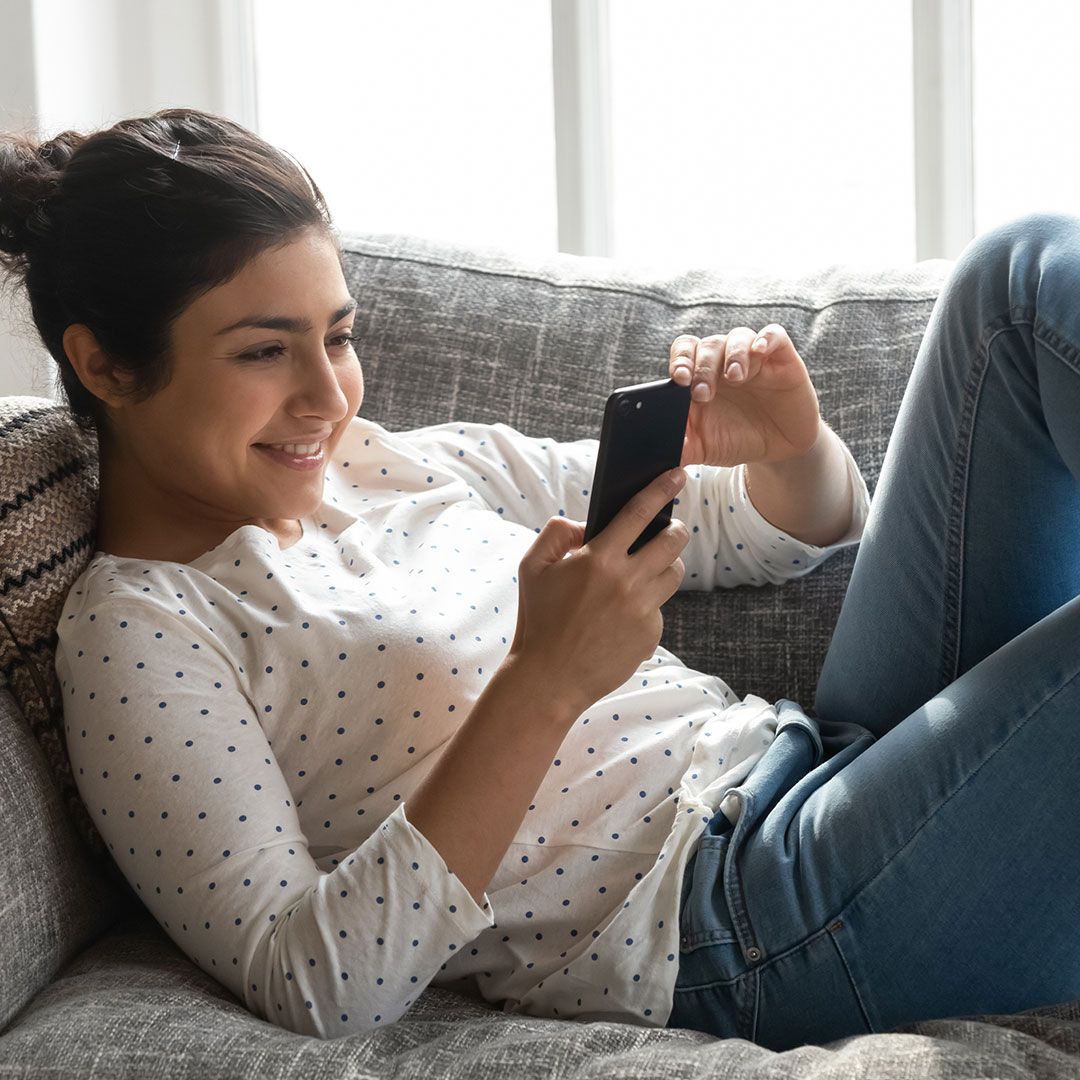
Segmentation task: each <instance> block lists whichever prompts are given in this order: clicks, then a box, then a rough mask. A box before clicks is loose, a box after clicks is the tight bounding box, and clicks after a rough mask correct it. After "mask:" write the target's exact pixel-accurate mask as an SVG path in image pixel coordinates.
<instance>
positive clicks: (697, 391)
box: [693, 382, 709, 401]
mask: <svg viewBox="0 0 1080 1080" xmlns="http://www.w3.org/2000/svg"><path fill="white" fill-rule="evenodd" d="M708 396H709V388H708V386H706V385H705V383H703V382H699V383H698V384H697V386H695V387H694V394H693V397H694V400H695V401H704V400H705V399H706V398H707V397H708Z"/></svg>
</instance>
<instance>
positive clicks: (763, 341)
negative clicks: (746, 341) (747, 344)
mask: <svg viewBox="0 0 1080 1080" xmlns="http://www.w3.org/2000/svg"><path fill="white" fill-rule="evenodd" d="M753 347H754V349H756V350H757V351H758V352H764V351H765V350H766V349H767V348H768V347H769V341H768V339H767V338H763V337H759V338H757V339H756V340H755V341H754V346H753Z"/></svg>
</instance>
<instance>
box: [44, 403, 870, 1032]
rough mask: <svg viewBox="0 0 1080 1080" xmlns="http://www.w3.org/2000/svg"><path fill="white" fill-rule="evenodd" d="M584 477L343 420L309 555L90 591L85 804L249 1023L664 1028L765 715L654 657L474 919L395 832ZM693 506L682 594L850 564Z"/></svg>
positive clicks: (458, 434)
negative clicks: (709, 825)
mask: <svg viewBox="0 0 1080 1080" xmlns="http://www.w3.org/2000/svg"><path fill="white" fill-rule="evenodd" d="M596 448H597V441H596V440H595V439H584V440H579V441H577V442H569V443H558V442H555V441H553V440H549V439H541V438H534V437H529V436H526V435H524V434H522V433H520V432H517V431H515V430H514V429H512V428H510V427H508V426H506V425H504V424H494V425H481V424H470V423H451V424H442V425H437V426H435V427H430V428H421V429H417V430H415V431H411V432H398V433H394V432H389V431H387V430H386V429H384V428H383V427H381V426H380V425H379V424H377V423H375V422H373V421H370V420H366V419H361V418H360V417H356V418H354V420H353V421H352V423H351V424H350V427H349V429H348V431H347V432H346V434H345V437H344V438H343V440H342V442H341V443H340V444H339V446H338V448H337V450H336V452H335V455H334V459H333V461H332V462H331V463H330V464H329V465H328V466H327V471H326V483H325V489H324V497H323V502H322V505H321V507H320V508H319V510H318V511H317V512H316V513H315V514H313V515H312V516H311V517H308V518H304V519H303V520H302V524H303V527H304V532H303V536H302V538H301V539H300V540H299V541H298V542H296V543H295V544H292V545H291V546H289V547H286V548H285V549H282V548H281V547H280V544H279V541H278V540H277V538H276V537H275V536H274V535H273V534H272V533H270V532H268V531H266V530H265V529H263V528H261V527H259V526H256V525H242V526H240V527H238V528H237V529H236V530H235V531H233V532H232V533H231V534H230V535H229V536H228V537H226V538H225V540H224V541H223V542H222V543H221V544H219V545H218V546H217V547H215V548H214V549H212V550H211V551H208V552H206V553H204V554H203V555H201V556H199V557H198V558H196V559H194V560H192V561H191V562H190V563H187V564H180V563H175V562H165V561H159V560H151V559H132V558H120V557H115V556H112V555H108V554H106V553H104V552H100V551H99V552H96V553H95V555H94V558H93V559H92V560H91V562H90V564H89V565H88V566H87V568H86V570H85V571H84V573H83V574H82V575H81V576H80V577H79V579H78V580H77V581H76V582H75V583H74V585H73V587H72V589H71V591H70V593H69V595H68V597H67V600H66V602H65V605H64V608H63V611H62V613H61V617H60V620H59V625H58V627H57V633H58V638H59V643H58V647H57V651H56V670H57V676H58V678H59V680H60V685H61V688H62V691H63V696H64V714H65V734H66V738H67V742H68V747H69V751H70V755H71V760H72V765H73V768H74V769H75V772H76V781H77V783H78V786H79V790H80V792H81V794H82V797H83V799H84V800H85V802H86V804H87V806H88V807H89V809H90V811H91V813H92V814H93V815H94V819H95V821H96V822H97V825H98V827H99V829H100V831H101V833H102V835H103V837H104V838H105V840H106V842H107V843H108V846H109V849H110V851H111V852H112V854H113V857H114V858H115V860H116V862H117V863H118V865H119V866H120V868H121V869H122V870H123V872H124V873H125V875H126V876H127V878H128V880H129V881H130V882H131V884H132V887H133V888H134V889H135V890H136V892H137V893H138V895H139V896H140V897H141V898H142V899H143V901H144V902H145V904H146V906H147V907H148V909H149V910H150V911H151V912H152V913H153V915H154V916H155V918H156V919H157V920H158V922H159V923H160V924H161V925H162V927H163V928H164V929H165V930H166V931H167V933H168V934H169V935H170V936H171V938H172V939H173V940H174V941H175V942H176V944H177V945H178V946H179V947H180V948H181V949H183V951H184V952H185V953H186V954H187V955H188V956H189V957H191V959H192V960H193V961H194V962H195V963H197V964H198V965H199V966H200V967H201V968H202V969H203V970H205V971H207V972H208V973H210V974H211V975H212V976H213V977H215V978H216V979H218V980H219V981H220V982H221V983H222V984H223V985H224V986H226V987H227V988H228V989H229V990H231V991H232V992H233V993H235V994H236V995H237V996H238V997H240V998H241V1000H243V1001H244V1002H245V1004H246V1006H247V1007H248V1008H249V1009H251V1010H252V1011H253V1012H255V1013H256V1014H258V1015H260V1016H263V1017H265V1018H267V1019H269V1020H270V1021H271V1022H273V1023H275V1024H279V1025H282V1026H284V1027H288V1028H290V1029H291V1030H294V1031H298V1032H302V1033H306V1034H314V1035H318V1036H321V1037H336V1036H339V1035H344V1034H349V1033H352V1032H358V1031H370V1030H374V1029H377V1028H379V1027H382V1026H385V1025H387V1024H390V1023H393V1022H394V1021H395V1020H396V1019H398V1018H400V1017H401V1016H402V1015H404V1014H405V1013H406V1012H407V1011H408V1010H409V1007H410V1006H411V1005H412V1004H413V1003H414V1002H415V1001H416V999H417V997H418V996H419V994H420V993H421V992H422V991H423V990H424V988H425V987H427V986H428V985H436V986H446V987H450V988H453V989H461V990H466V991H467V992H472V993H478V994H480V995H481V996H482V997H484V998H485V999H487V1000H489V1001H491V1002H493V1003H502V1002H503V1001H505V1000H507V999H512V1000H513V1001H514V1002H516V1004H515V1006H514V1011H519V1012H526V1013H530V1014H534V1015H544V1016H551V1017H562V1018H568V1017H581V1018H588V1017H590V1016H604V1017H607V1016H610V1015H612V1014H623V1015H625V1016H626V1017H627V1018H628V1019H632V1020H633V1021H635V1022H638V1023H642V1024H650V1025H655V1026H663V1024H664V1023H665V1022H666V1020H667V1017H668V1015H669V1013H670V1008H671V993H672V988H673V986H674V982H675V976H676V972H677V967H678V961H677V957H678V954H679V949H678V943H679V942H678V935H679V927H678V906H679V894H680V885H681V878H682V869H683V867H684V866H685V864H686V861H687V859H688V858H689V857H690V855H691V854H692V852H693V845H694V842H695V841H696V838H697V836H698V834H699V833H700V831H701V829H702V828H703V823H704V822H705V821H707V820H708V818H709V817H710V816H711V815H712V813H713V812H714V811H715V809H716V807H717V805H718V802H719V800H718V796H719V795H720V794H721V793H722V790H723V788H724V787H730V786H731V785H732V783H734V782H735V780H733V778H734V777H736V776H737V777H738V778H739V779H741V778H742V777H743V775H745V773H746V771H747V770H748V769H749V768H750V767H752V764H753V762H754V761H756V760H757V759H758V758H759V757H760V755H761V754H762V753H763V752H764V749H765V747H766V746H767V745H768V744H769V743H770V742H771V741H772V739H773V738H774V737H775V729H776V723H777V717H776V712H775V709H774V707H773V706H772V705H771V704H769V703H768V702H765V701H763V700H762V699H761V698H758V697H756V696H755V695H752V694H750V695H747V696H746V697H745V698H744V699H742V700H740V699H738V698H737V697H736V695H735V694H734V692H733V691H732V690H731V688H730V687H729V686H728V685H727V684H726V683H725V682H724V681H723V680H722V679H720V678H719V677H717V676H713V675H706V674H703V673H701V672H697V671H693V670H691V669H688V668H687V667H685V666H684V665H682V664H681V663H680V662H679V661H678V659H677V658H676V657H675V656H674V655H672V654H671V653H670V652H668V651H667V650H666V649H663V648H658V649H657V650H656V651H655V654H654V655H653V656H652V657H650V658H649V659H648V660H646V661H644V662H643V663H642V664H641V666H640V667H639V669H638V671H637V672H636V673H635V675H634V676H633V677H632V678H631V679H629V680H628V681H627V682H626V683H625V684H624V685H623V686H622V687H620V688H618V689H617V690H616V691H615V692H614V693H612V694H610V695H609V696H607V697H606V698H603V699H602V700H601V701H598V702H596V703H595V704H594V705H593V706H592V707H591V708H590V709H588V710H587V711H586V712H585V713H584V714H582V715H581V716H580V717H579V718H578V719H577V720H576V721H575V722H574V724H573V727H572V728H571V730H570V731H569V732H568V734H567V736H566V738H565V739H564V741H563V743H562V745H561V746H560V748H559V752H558V755H557V756H556V757H555V758H554V759H553V761H552V763H551V766H550V768H549V769H548V772H547V775H546V776H545V778H544V780H543V782H542V784H541V786H540V788H539V789H538V791H537V792H536V795H535V798H534V799H533V801H532V804H531V805H530V807H529V810H528V812H527V813H526V815H525V818H524V820H523V821H522V823H521V826H520V828H519V829H518V830H517V833H516V835H515V837H514V841H513V843H512V845H511V847H510V849H509V850H508V851H507V853H506V856H505V858H504V859H503V861H502V863H501V865H500V867H499V869H498V871H497V872H496V874H495V876H494V877H493V879H492V881H491V883H490V884H489V891H488V892H485V893H484V894H483V898H482V903H480V904H478V903H477V902H476V901H475V900H474V899H473V897H472V896H471V894H470V893H469V891H468V890H467V889H466V888H465V887H464V886H463V885H462V883H461V882H460V881H459V879H458V878H457V877H456V875H454V874H453V873H452V872H451V870H450V869H449V868H448V867H447V865H446V864H445V862H444V861H443V859H442V858H441V856H440V855H439V852H438V851H437V850H436V849H435V848H434V847H433V846H432V845H431V843H429V841H428V840H427V839H426V837H424V836H423V834H422V833H420V832H419V830H417V829H416V828H415V827H414V826H413V825H412V824H411V822H410V821H409V819H408V817H407V807H408V799H409V795H410V792H411V791H413V790H414V789H415V787H416V785H417V784H418V783H419V781H420V779H421V778H422V776H423V775H425V774H426V772H427V771H428V769H429V768H430V766H431V765H432V764H433V763H434V762H435V761H436V760H437V758H438V755H439V753H440V751H441V749H442V748H443V747H444V746H445V744H446V742H447V741H448V739H449V738H450V737H451V736H452V735H453V733H454V732H455V731H456V730H457V729H458V727H459V726H460V724H461V723H462V721H463V720H465V719H466V718H467V717H468V714H469V709H470V706H471V704H472V703H473V702H475V700H476V698H477V696H478V695H479V694H480V692H481V691H482V690H483V688H484V686H485V685H486V683H487V681H488V679H489V677H490V675H491V674H492V673H493V672H494V671H495V670H496V669H497V667H498V666H499V664H500V663H501V661H502V660H503V659H504V657H505V655H506V652H507V649H508V647H509V643H510V642H511V640H512V638H513V634H514V629H515V624H516V612H517V599H518V585H517V569H518V565H519V563H520V560H521V557H522V556H523V555H524V553H525V550H526V549H527V548H528V547H529V545H530V544H531V543H532V541H533V539H534V538H535V534H536V532H537V531H539V529H540V528H542V527H543V525H544V523H545V522H546V520H547V519H548V517H550V516H553V515H566V516H569V517H572V518H575V519H577V520H581V521H584V520H585V519H586V517H587V514H588V499H589V490H590V486H591V482H592V473H593V467H594V463H595V455H596ZM851 466H852V467H854V469H855V473H854V475H855V476H858V470H857V466H854V461H853V459H852V462H851ZM687 475H688V480H687V483H686V485H685V486H684V488H683V490H682V491H681V492H680V496H679V498H678V500H677V504H676V507H675V513H676V516H678V517H681V518H682V519H683V520H684V521H686V523H687V524H688V526H690V528H691V537H692V538H691V541H690V544H689V545H688V546H687V548H686V549H685V551H684V552H683V556H682V557H683V560H684V562H685V563H686V566H687V575H686V577H685V579H684V582H683V588H684V589H709V588H713V587H716V586H731V585H736V584H764V583H765V582H766V581H777V582H780V581H783V580H787V579H789V578H792V577H796V576H801V575H802V574H805V573H807V572H809V571H810V570H811V569H812V568H813V567H814V566H816V565H818V564H819V563H820V562H821V561H822V559H824V558H826V557H828V555H830V554H832V552H833V551H835V550H837V549H838V548H839V547H840V546H844V545H843V544H838V545H833V546H831V547H829V548H814V547H811V546H808V545H805V544H802V543H800V542H799V541H797V540H795V539H794V538H793V537H791V536H788V535H786V534H784V533H782V532H780V531H778V530H777V529H775V528H774V527H773V526H772V525H770V524H769V523H768V522H767V521H765V519H764V518H762V517H761V516H760V515H759V514H758V513H757V511H756V510H755V508H754V507H753V505H752V503H750V502H749V500H748V498H747V496H746V491H745V484H744V481H743V477H742V468H741V467H736V468H732V469H726V468H706V467H696V466H692V467H689V468H688V469H687ZM858 479H859V480H860V481H861V479H862V478H861V476H858ZM863 487H864V490H865V485H863ZM865 502H868V500H866V501H865ZM865 502H864V504H863V505H860V508H859V513H858V515H857V520H856V522H855V524H854V526H853V530H852V538H851V539H849V540H847V541H845V544H846V543H848V542H850V543H856V542H857V538H858V536H859V535H861V528H862V521H863V520H865V509H866V505H865ZM720 509H723V510H724V512H719V511H720ZM508 737H510V736H509V734H508ZM720 805H721V807H722V809H723V810H724V812H725V813H727V814H728V815H729V816H731V817H732V818H733V819H734V817H735V816H737V814H738V805H737V802H735V801H734V800H730V799H729V800H727V801H725V802H724V803H722V804H720Z"/></svg>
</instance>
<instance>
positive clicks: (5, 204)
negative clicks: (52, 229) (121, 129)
mask: <svg viewBox="0 0 1080 1080" xmlns="http://www.w3.org/2000/svg"><path fill="white" fill-rule="evenodd" d="M85 138H86V136H84V135H81V134H80V133H79V132H77V131H62V132H61V133H60V134H59V135H56V136H55V137H53V138H51V139H48V140H46V141H45V142H42V143H37V142H35V141H34V140H33V139H31V138H30V137H29V136H26V135H21V134H8V135H3V136H0V252H2V253H4V254H6V255H8V256H11V258H8V259H5V258H3V255H0V263H2V264H3V265H4V266H5V267H7V268H8V269H13V268H14V266H15V264H17V263H21V262H22V261H23V260H24V259H25V256H26V254H27V253H28V252H29V251H30V250H31V249H32V248H33V247H34V246H35V244H36V243H37V242H38V241H39V239H40V238H41V237H43V236H45V235H47V233H48V230H49V217H48V201H49V199H50V198H51V197H52V195H53V194H54V193H55V192H56V190H57V189H58V188H59V186H60V180H61V177H62V176H63V172H64V168H65V166H66V165H67V163H68V161H69V160H70V159H71V157H72V155H73V154H74V153H75V151H76V150H78V148H79V147H80V146H81V145H82V143H83V141H84V139H85Z"/></svg>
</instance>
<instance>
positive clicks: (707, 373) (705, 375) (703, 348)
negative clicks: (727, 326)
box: [690, 334, 727, 401]
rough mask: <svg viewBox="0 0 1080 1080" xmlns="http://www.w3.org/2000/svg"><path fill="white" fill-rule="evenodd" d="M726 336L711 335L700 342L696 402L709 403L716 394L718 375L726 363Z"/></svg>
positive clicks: (695, 378)
mask: <svg viewBox="0 0 1080 1080" xmlns="http://www.w3.org/2000/svg"><path fill="white" fill-rule="evenodd" d="M726 341H727V335H726V334H711V335H710V336H709V337H704V338H702V339H701V340H700V341H699V342H698V347H697V359H696V360H695V361H694V389H693V391H692V392H691V395H690V396H691V398H692V399H693V400H694V401H708V400H709V399H710V398H711V397H712V396H713V394H714V393H715V392H716V378H717V375H716V373H717V372H718V371H719V370H720V368H721V366H722V365H723V363H724V344H725V342H726Z"/></svg>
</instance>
